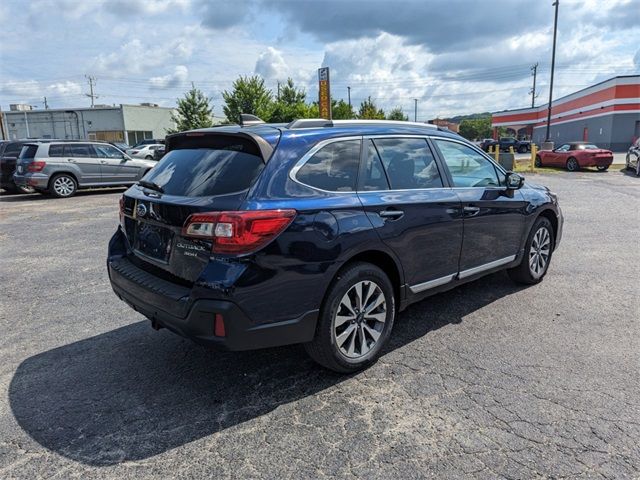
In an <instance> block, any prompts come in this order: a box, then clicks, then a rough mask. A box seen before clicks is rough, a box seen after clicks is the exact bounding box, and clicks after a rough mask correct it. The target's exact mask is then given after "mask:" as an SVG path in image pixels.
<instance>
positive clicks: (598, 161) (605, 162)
mask: <svg viewBox="0 0 640 480" xmlns="http://www.w3.org/2000/svg"><path fill="white" fill-rule="evenodd" d="M612 163H613V157H600V158H598V157H594V158H587V159H585V160H581V161H580V166H581V167H608V166H610V165H611V164H612Z"/></svg>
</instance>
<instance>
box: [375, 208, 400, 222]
mask: <svg viewBox="0 0 640 480" xmlns="http://www.w3.org/2000/svg"><path fill="white" fill-rule="evenodd" d="M403 215H404V212H403V211H402V210H382V211H381V212H380V216H381V217H382V218H390V219H392V220H396V219H398V218H400V217H402V216H403Z"/></svg>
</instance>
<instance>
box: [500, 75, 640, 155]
mask: <svg viewBox="0 0 640 480" xmlns="http://www.w3.org/2000/svg"><path fill="white" fill-rule="evenodd" d="M492 126H493V127H494V135H497V129H498V127H506V128H509V129H512V130H513V131H515V132H516V134H517V135H518V136H519V137H520V136H526V137H530V138H531V139H532V140H533V141H534V142H536V143H537V144H538V145H540V144H541V143H542V142H543V141H544V140H545V134H546V126H547V104H545V105H541V106H539V107H534V108H522V109H518V110H507V111H504V112H498V113H494V114H493V115H492ZM549 137H550V140H551V141H553V142H555V144H556V145H558V144H559V143H564V142H570V141H577V140H585V141H589V142H592V143H595V144H596V145H598V146H599V147H602V148H608V149H611V150H614V151H626V150H627V149H628V148H629V145H631V143H632V142H633V141H634V140H635V139H636V138H638V137H640V75H629V76H620V77H614V78H611V79H609V80H605V81H604V82H600V83H598V84H596V85H593V86H591V87H587V88H585V89H583V90H579V91H577V92H575V93H572V94H571V95H567V96H565V97H562V98H559V99H557V100H554V101H553V104H552V108H551V129H550V135H549Z"/></svg>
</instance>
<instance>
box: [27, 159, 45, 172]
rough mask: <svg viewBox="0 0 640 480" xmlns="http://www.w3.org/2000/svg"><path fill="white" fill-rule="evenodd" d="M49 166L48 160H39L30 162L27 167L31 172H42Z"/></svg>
mask: <svg viewBox="0 0 640 480" xmlns="http://www.w3.org/2000/svg"><path fill="white" fill-rule="evenodd" d="M46 166H47V162H43V161H40V160H39V161H37V162H31V163H30V164H29V166H28V167H27V171H29V172H41V171H42V170H43V169H44V167H46Z"/></svg>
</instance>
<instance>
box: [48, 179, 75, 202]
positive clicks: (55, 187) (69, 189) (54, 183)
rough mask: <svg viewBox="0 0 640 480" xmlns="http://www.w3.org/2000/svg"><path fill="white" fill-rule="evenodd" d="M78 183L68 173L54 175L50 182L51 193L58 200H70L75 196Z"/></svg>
mask: <svg viewBox="0 0 640 480" xmlns="http://www.w3.org/2000/svg"><path fill="white" fill-rule="evenodd" d="M77 190H78V182H76V179H75V178H73V177H72V176H71V175H69V174H67V173H59V174H57V175H54V176H53V178H52V179H51V181H50V182H49V193H50V194H51V195H53V196H54V197H57V198H68V197H72V196H74V195H75V193H76V191H77Z"/></svg>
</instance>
